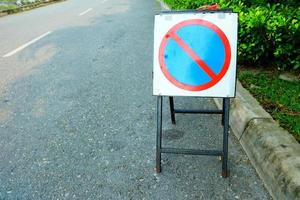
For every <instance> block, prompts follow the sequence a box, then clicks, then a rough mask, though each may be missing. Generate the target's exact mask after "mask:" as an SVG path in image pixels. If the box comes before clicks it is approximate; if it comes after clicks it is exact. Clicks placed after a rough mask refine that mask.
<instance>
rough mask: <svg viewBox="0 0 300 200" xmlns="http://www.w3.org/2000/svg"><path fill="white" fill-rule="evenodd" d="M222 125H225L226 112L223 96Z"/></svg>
mask: <svg viewBox="0 0 300 200" xmlns="http://www.w3.org/2000/svg"><path fill="white" fill-rule="evenodd" d="M222 107H223V108H222V111H223V113H222V126H224V113H225V98H223V102H222Z"/></svg>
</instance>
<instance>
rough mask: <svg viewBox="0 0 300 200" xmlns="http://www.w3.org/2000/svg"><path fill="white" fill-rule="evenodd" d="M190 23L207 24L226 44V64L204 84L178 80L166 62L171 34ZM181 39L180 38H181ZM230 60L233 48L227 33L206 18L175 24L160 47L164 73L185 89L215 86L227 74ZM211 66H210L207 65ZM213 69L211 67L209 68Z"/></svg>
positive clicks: (172, 81) (201, 88)
mask: <svg viewBox="0 0 300 200" xmlns="http://www.w3.org/2000/svg"><path fill="white" fill-rule="evenodd" d="M189 25H200V26H205V27H208V28H209V29H211V30H213V31H214V32H215V33H216V34H217V35H218V36H219V37H220V39H221V41H222V43H223V45H224V49H225V60H224V64H223V66H222V68H221V71H220V72H219V73H218V74H217V75H216V76H214V77H211V79H212V80H211V81H209V82H207V83H205V84H202V85H196V86H193V85H187V84H184V83H181V82H179V81H177V80H176V79H175V78H174V77H173V76H172V75H171V74H170V72H169V71H168V69H167V66H166V64H165V56H164V52H165V48H166V45H167V43H168V40H169V39H170V38H171V35H174V34H175V33H176V31H177V30H179V29H180V28H182V27H184V26H189ZM179 39H180V38H179ZM230 60H231V50H230V44H229V41H228V39H227V37H226V35H225V34H224V32H223V31H222V30H221V29H220V28H219V27H218V26H216V25H215V24H213V23H211V22H208V21H206V20H202V19H192V20H186V21H183V22H180V23H178V24H176V25H175V26H173V27H172V28H171V29H170V30H169V31H168V32H167V34H166V35H165V36H164V38H163V40H162V42H161V45H160V48H159V63H160V68H161V70H162V72H163V74H164V75H165V77H166V78H167V79H168V80H169V81H170V82H171V83H173V84H174V85H175V86H177V87H179V88H181V89H184V90H188V91H201V90H206V89H208V88H210V87H212V86H214V85H215V84H217V83H218V82H219V81H220V80H221V79H222V78H223V77H224V75H225V74H226V72H227V70H228V68H229V65H230ZM198 61H199V60H198ZM199 62H201V64H204V65H206V64H205V63H204V62H203V61H202V60H200V61H199ZM206 66H207V65H206ZM207 67H209V66H207ZM209 70H211V69H209Z"/></svg>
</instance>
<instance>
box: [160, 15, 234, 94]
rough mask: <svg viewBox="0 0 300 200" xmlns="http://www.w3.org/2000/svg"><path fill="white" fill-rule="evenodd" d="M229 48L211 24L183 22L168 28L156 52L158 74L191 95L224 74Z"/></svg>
mask: <svg viewBox="0 0 300 200" xmlns="http://www.w3.org/2000/svg"><path fill="white" fill-rule="evenodd" d="M230 59H231V50H230V44H229V41H228V39H227V37H226V35H225V34H224V33H223V31H222V30H221V29H220V28H219V27H217V26H216V25H214V24H212V23H211V22H208V21H205V20H201V19H194V20H186V21H183V22H181V23H179V24H177V25H175V26H174V27H173V28H171V29H170V30H169V31H168V33H167V34H166V35H165V37H164V38H163V40H162V43H161V46H160V50H159V62H160V66H161V70H162V72H163V74H164V75H165V76H166V78H167V79H168V80H169V81H170V82H172V83H173V84H174V85H176V86H178V87H180V88H182V89H185V90H191V91H200V90H205V89H208V88H209V87H212V86H213V85H215V84H216V83H217V82H219V81H220V80H221V79H222V78H223V76H224V75H225V74H226V72H227V70H228V68H229V65H230Z"/></svg>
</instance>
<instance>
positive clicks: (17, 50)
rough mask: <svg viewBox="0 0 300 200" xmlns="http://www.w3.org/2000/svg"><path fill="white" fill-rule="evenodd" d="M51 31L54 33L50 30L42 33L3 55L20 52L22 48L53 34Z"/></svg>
mask: <svg viewBox="0 0 300 200" xmlns="http://www.w3.org/2000/svg"><path fill="white" fill-rule="evenodd" d="M51 33H52V31H48V32H47V33H44V34H43V35H41V36H39V37H37V38H35V39H33V40H31V41H29V42H27V43H26V44H23V45H22V46H20V47H18V48H16V49H15V50H13V51H11V52H9V53H7V54H5V55H4V56H3V58H6V57H10V56H12V55H14V54H16V53H18V52H19V51H22V50H23V49H25V48H26V47H28V46H30V45H32V44H33V43H35V42H37V41H39V40H40V39H42V38H44V37H46V36H47V35H49V34H51Z"/></svg>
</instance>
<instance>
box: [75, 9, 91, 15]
mask: <svg viewBox="0 0 300 200" xmlns="http://www.w3.org/2000/svg"><path fill="white" fill-rule="evenodd" d="M91 10H93V8H89V9H87V10H86V11H83V12H82V13H80V14H79V15H78V16H82V15H85V14H86V13H88V12H90V11H91Z"/></svg>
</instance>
